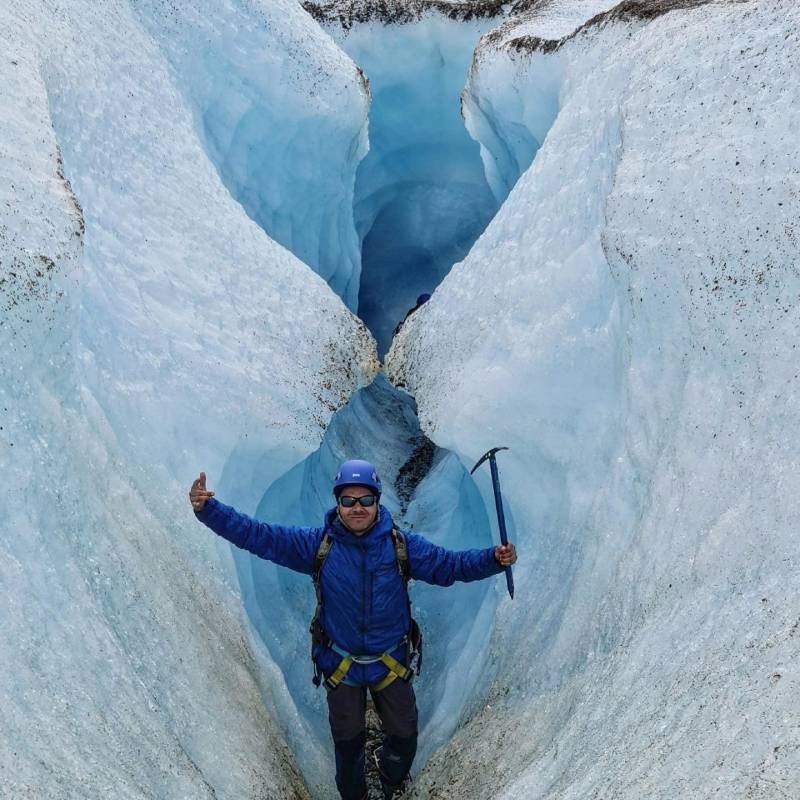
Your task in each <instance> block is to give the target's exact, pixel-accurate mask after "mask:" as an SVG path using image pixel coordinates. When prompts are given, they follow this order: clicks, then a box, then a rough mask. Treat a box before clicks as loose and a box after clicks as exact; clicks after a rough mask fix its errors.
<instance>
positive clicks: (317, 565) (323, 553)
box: [311, 531, 333, 586]
mask: <svg viewBox="0 0 800 800" xmlns="http://www.w3.org/2000/svg"><path fill="white" fill-rule="evenodd" d="M331 547H333V537H332V536H331V535H330V534H329V533H328V532H327V531H325V533H323V534H322V539H320V542H319V547H318V548H317V554H316V555H315V556H314V569H313V570H312V572H311V580H313V581H314V586H317V585H318V584H319V576H320V575H321V574H322V567H323V565H324V564H325V559H326V558H327V557H328V553H330V551H331Z"/></svg>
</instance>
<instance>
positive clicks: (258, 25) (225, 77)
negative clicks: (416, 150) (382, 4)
mask: <svg viewBox="0 0 800 800" xmlns="http://www.w3.org/2000/svg"><path fill="white" fill-rule="evenodd" d="M247 6H248V4H245V5H244V8H247ZM133 8H134V10H135V11H136V14H137V18H138V19H139V20H140V21H141V22H142V24H143V25H144V26H145V27H146V28H147V30H148V31H149V32H150V33H151V34H152V36H153V39H154V41H155V42H156V43H158V45H159V47H160V48H161V49H162V51H163V52H164V54H165V56H166V57H167V58H168V59H169V62H170V65H171V66H172V68H173V69H174V71H175V73H176V75H177V83H178V87H179V88H180V90H181V92H182V94H183V95H184V96H185V98H186V101H187V103H188V104H189V107H190V108H191V111H192V114H193V116H194V119H195V122H196V126H197V129H198V131H200V133H201V140H202V142H203V146H204V148H205V150H206V152H207V153H208V157H209V158H210V159H211V161H212V162H213V163H214V164H215V165H216V167H217V169H218V170H219V173H220V176H221V178H222V180H223V182H224V184H225V186H226V187H227V188H228V189H229V190H230V192H231V194H232V195H233V196H234V197H235V198H236V199H237V200H238V201H239V202H240V203H241V204H242V206H243V208H244V209H245V211H246V212H247V213H248V215H249V216H250V217H251V218H252V219H253V220H255V221H256V222H257V223H258V224H259V225H260V226H261V227H262V228H263V229H264V230H265V231H266V232H267V233H268V234H269V235H270V236H271V237H272V238H273V239H274V240H275V241H277V242H280V244H282V245H284V246H285V247H287V248H288V249H289V250H291V251H292V252H293V253H294V254H295V255H296V256H297V257H298V258H300V259H302V260H303V261H304V262H305V263H306V264H308V265H309V266H310V267H311V268H312V269H314V270H315V271H316V272H317V273H319V274H320V275H321V276H322V277H323V278H325V280H326V281H328V283H329V284H330V285H331V288H332V289H333V290H334V291H335V292H337V293H338V294H339V295H340V296H341V297H342V298H343V299H344V300H345V302H346V303H347V304H348V305H349V306H350V308H351V309H353V310H355V308H356V305H357V300H358V280H359V264H360V252H359V250H360V242H359V240H358V237H357V235H356V231H355V228H354V227H353V182H354V180H355V170H356V167H357V166H358V163H359V162H360V161H361V159H362V158H363V156H364V155H365V153H366V151H367V131H366V117H367V110H368V104H369V96H368V90H367V86H366V82H365V80H364V77H363V75H362V74H361V73H360V72H359V71H358V70H357V68H356V66H355V65H354V64H353V63H352V62H351V61H349V59H348V58H347V56H346V55H345V54H344V53H343V52H342V51H341V50H340V49H339V48H338V47H336V46H335V45H334V44H333V42H331V41H330V39H329V37H328V36H326V35H325V34H324V33H323V32H322V31H321V30H320V28H319V26H318V25H317V24H316V23H315V22H314V21H313V20H312V19H311V18H310V17H309V16H308V15H307V14H304V13H302V11H299V10H298V9H297V6H296V3H294V2H293V0H270V2H269V3H268V4H264V3H261V4H260V3H256V4H253V5H252V8H251V9H250V10H249V11H243V5H242V3H239V2H234V0H226V2H220V3H200V4H194V3H180V4H177V5H176V4H175V3H172V2H169V0H137V2H135V3H133ZM276 41H279V42H280V43H281V44H280V47H275V46H274V44H273V43H274V42H276ZM323 153H324V156H323V155H322V154H323Z"/></svg>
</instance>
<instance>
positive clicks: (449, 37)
mask: <svg viewBox="0 0 800 800" xmlns="http://www.w3.org/2000/svg"><path fill="white" fill-rule="evenodd" d="M492 24H493V23H492V20H491V19H488V18H487V19H473V20H469V21H463V20H459V19H455V20H454V19H450V18H449V17H447V16H445V15H443V14H440V13H425V14H422V15H421V16H420V18H419V19H416V20H414V21H411V22H407V23H406V24H385V23H384V22H383V21H381V20H377V19H374V20H369V21H366V22H363V23H360V24H354V25H352V26H350V27H347V28H343V27H341V26H340V25H339V24H338V22H334V23H332V24H329V25H328V26H327V29H328V30H330V32H331V34H332V35H333V36H334V37H335V39H336V40H337V42H338V43H339V44H340V45H341V47H342V48H344V50H345V51H346V52H347V53H348V54H349V55H350V56H351V57H352V59H353V60H354V61H355V62H356V63H357V64H358V65H359V67H361V68H362V69H363V70H364V72H365V74H366V76H367V78H368V79H369V83H370V91H371V95H372V108H371V110H370V117H369V139H370V149H369V153H368V154H367V155H366V157H365V158H364V160H363V161H362V162H361V164H360V166H359V169H358V175H357V181H356V186H355V222H356V227H357V229H358V232H359V235H360V236H361V238H362V240H363V246H362V273H361V284H360V291H359V302H358V314H359V316H360V317H361V318H362V319H363V320H364V321H365V322H366V324H367V325H368V327H369V328H370V330H371V331H372V332H373V333H374V334H375V337H376V339H377V341H378V349H379V352H381V353H383V352H385V351H386V350H388V348H389V345H390V343H391V338H392V332H393V331H394V329H395V327H396V325H397V324H398V322H400V321H401V320H402V319H403V318H404V316H405V314H406V312H407V311H408V310H409V309H410V308H411V307H412V306H414V304H415V302H416V298H417V297H418V296H419V295H420V294H422V293H423V292H425V293H430V292H432V291H433V290H434V289H435V288H436V286H437V285H438V284H439V282H440V281H441V280H442V278H443V277H444V276H445V275H446V274H447V272H448V271H449V270H450V267H451V266H452V265H453V264H454V263H456V262H457V261H460V260H461V258H463V257H464V255H466V253H467V251H468V250H469V248H470V247H471V246H472V244H473V243H474V241H475V239H476V238H477V237H478V236H479V235H480V233H481V231H483V229H484V228H485V227H486V224H487V223H488V221H489V220H490V219H491V217H492V215H493V214H494V212H495V210H496V208H497V206H496V204H495V202H494V199H493V197H492V193H491V191H490V189H489V185H488V184H487V182H486V178H485V176H484V170H483V166H482V164H481V160H480V157H479V148H478V145H477V144H476V143H475V142H474V141H473V140H472V139H471V138H470V136H469V135H468V133H467V131H466V129H465V127H464V120H463V119H462V118H461V103H460V93H461V90H462V88H463V86H464V82H465V80H466V77H467V72H468V68H469V64H470V61H471V59H472V53H473V50H474V48H475V45H476V44H477V42H478V40H479V38H480V36H481V33H483V32H484V31H486V30H487V28H489V27H490V26H491V25H492ZM390 54H391V55H390Z"/></svg>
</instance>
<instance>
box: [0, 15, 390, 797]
mask: <svg viewBox="0 0 800 800" xmlns="http://www.w3.org/2000/svg"><path fill="white" fill-rule="evenodd" d="M214 7H215V8H219V6H218V4H214ZM198 8H199V7H198ZM273 13H275V14H278V13H279V14H280V15H287V14H288V15H295V16H296V17H298V18H299V17H300V16H301V15H302V12H301V11H299V10H294V8H293V7H290V6H288V5H287V6H286V7H285V8H284V7H283V6H281V7H280V8H278V9H277V11H270V8H269V7H268V6H267V5H266V4H262V5H258V6H247V5H241V6H233V5H231V6H230V7H229V17H228V21H229V23H230V24H234V23H235V24H236V25H238V26H240V27H241V28H242V29H244V30H254V29H255V28H256V27H257V26H258V25H261V24H262V23H263V22H264V21H267V22H269V21H270V20H271V19H272V16H271V15H272V14H273ZM281 24H283V23H281ZM298 24H300V23H298ZM273 29H274V28H270V26H269V25H267V26H266V27H263V26H262V35H263V42H264V45H265V47H266V46H269V48H270V49H271V52H273V53H280V52H281V51H282V49H284V48H285V46H286V42H285V41H284V40H282V39H281V38H280V37H277V36H273V35H272V34H271V31H272V30H273ZM301 29H302V28H301ZM220 33H221V31H220ZM164 36H166V34H164ZM156 38H158V37H156ZM162 47H163V42H162V43H160V44H156V42H154V39H153V36H152V31H150V30H145V29H143V28H142V26H141V25H140V22H139V18H138V17H137V15H136V14H134V13H133V12H132V11H131V7H130V6H129V4H128V3H125V2H121V0H119V1H116V2H108V3H104V4H102V5H93V4H88V3H81V2H74V3H73V2H58V3H55V2H33V3H32V2H13V1H12V2H7V3H5V4H4V5H3V6H2V9H0V50H2V52H3V54H4V55H3V58H2V59H0V100H1V101H2V105H3V109H4V111H3V121H2V124H0V196H2V202H0V262H1V264H2V268H1V269H0V309H1V310H0V409H1V410H2V415H1V416H0V470H2V474H3V482H2V489H0V509H2V521H1V522H0V639H1V640H2V642H3V647H2V648H0V696H1V697H2V703H0V795H2V796H3V797H9V798H22V797H36V798H41V797H48V798H70V799H71V798H75V797H81V798H108V797H111V796H113V797H119V798H128V797H129V798H141V797H159V798H185V797H192V798H211V797H216V798H241V797H255V796H258V797H265V798H276V799H277V798H281V799H283V798H287V797H304V796H306V792H305V789H304V786H303V782H302V780H301V778H300V776H299V773H298V771H297V769H296V767H295V765H294V760H293V757H292V756H291V754H290V753H289V751H288V749H287V747H286V745H285V743H284V741H285V739H284V732H283V731H282V730H281V728H280V726H279V725H278V724H277V723H276V722H275V719H274V714H275V708H276V707H279V706H280V704H281V703H285V702H286V695H287V693H286V687H285V684H284V682H283V680H282V677H281V673H280V672H279V671H277V670H275V669H274V666H272V665H271V663H270V661H269V658H268V656H267V655H266V653H265V651H264V650H263V648H260V647H259V645H258V642H257V640H256V639H255V638H252V637H251V636H250V632H249V627H248V625H247V624H246V622H245V620H244V619H243V615H242V614H241V609H240V603H239V599H238V598H237V597H236V596H235V594H234V593H233V592H232V591H231V587H232V586H235V572H234V569H233V564H232V561H231V558H230V554H229V548H228V547H227V545H226V546H224V547H223V546H219V545H218V543H217V541H216V540H215V539H214V537H212V536H211V535H210V534H209V533H208V531H206V530H205V529H204V528H202V527H200V526H199V525H197V523H196V522H195V521H194V519H193V516H192V514H191V510H190V508H189V505H188V502H187V499H186V491H187V487H188V483H189V481H190V480H191V478H192V477H194V474H195V473H196V472H197V471H198V470H199V469H205V470H206V471H207V472H208V474H209V483H210V484H211V485H212V486H214V488H217V489H219V486H220V484H221V480H220V477H219V476H220V474H221V472H222V469H223V466H224V465H225V466H227V467H228V469H229V471H230V472H231V473H233V474H235V473H236V471H237V470H238V471H240V472H241V473H242V474H245V475H247V476H248V481H247V483H245V484H243V485H242V486H240V487H239V491H238V494H237V495H236V496H235V497H234V502H239V504H240V506H241V507H242V508H244V509H245V510H251V511H252V510H254V508H255V499H254V500H253V502H252V504H251V505H250V506H248V498H250V497H253V498H257V497H259V496H260V494H261V493H263V488H264V486H265V485H268V484H269V482H270V481H271V480H273V479H274V478H275V477H277V476H279V475H280V474H282V473H283V472H285V471H286V470H287V469H288V468H289V467H290V466H291V464H293V463H296V462H297V461H299V460H301V459H302V458H303V457H304V456H305V455H307V454H308V453H309V452H311V451H312V450H313V449H315V448H316V447H317V446H318V444H319V441H320V438H321V433H322V430H323V428H324V426H325V425H326V423H327V422H328V420H329V418H330V416H331V414H332V413H333V411H334V410H335V409H336V408H337V407H339V406H341V405H342V404H343V403H344V402H345V401H346V399H347V398H348V397H349V395H350V393H351V392H352V391H354V390H355V389H357V388H358V386H359V385H363V384H366V383H368V382H369V381H370V380H371V378H372V375H373V374H374V369H375V352H374V346H373V343H372V341H371V339H370V338H369V336H368V334H367V333H366V331H365V329H364V327H363V325H362V324H361V323H360V322H358V321H357V320H356V319H355V318H354V317H353V316H352V315H351V314H350V313H349V312H348V311H347V310H346V308H345V307H344V306H343V305H342V304H341V302H340V301H339V299H338V298H337V297H336V296H335V295H334V294H333V293H332V292H331V291H330V290H329V288H328V287H327V285H326V284H325V283H324V282H323V281H322V279H321V278H319V277H317V276H316V275H315V274H314V273H312V272H311V271H310V270H309V269H308V267H307V266H306V265H305V264H303V263H301V262H300V261H299V260H298V259H297V258H295V257H294V256H292V255H291V254H289V253H288V252H287V251H286V250H285V249H283V248H282V247H281V246H280V245H278V244H276V243H275V242H274V241H272V240H271V239H270V238H268V237H267V236H266V235H265V234H264V232H263V231H262V230H261V229H260V228H259V227H258V226H256V225H255V224H254V223H253V222H252V221H251V220H250V219H249V218H248V217H247V216H246V215H245V214H244V213H243V211H242V207H241V206H240V204H239V203H238V202H236V201H235V200H234V199H233V198H232V197H231V195H230V193H229V191H228V189H227V188H226V187H225V186H224V185H223V183H222V182H221V180H220V176H219V173H218V170H217V168H216V165H215V164H214V163H212V162H211V161H210V160H209V157H208V153H207V151H206V149H205V147H204V144H205V143H204V141H203V139H202V137H201V136H200V135H198V130H197V120H196V117H195V113H194V112H195V109H194V108H193V107H192V105H191V103H189V102H188V101H187V99H186V98H187V93H186V91H185V88H186V87H185V86H183V85H182V84H181V79H180V75H179V74H178V73H177V72H176V71H175V70H173V69H171V68H170V63H169V62H168V61H167V60H166V59H165V57H164V54H163V50H162ZM331 48H332V46H331ZM316 57H317V58H318V59H319V60H320V66H321V67H322V66H325V65H327V66H328V67H329V68H330V71H334V70H333V67H331V66H330V63H329V62H328V60H327V59H328V54H327V53H326V51H324V50H320V51H319V52H318V53H317V56H316ZM287 58H288V54H287ZM332 63H334V64H335V63H339V62H332ZM324 74H326V73H325V71H324V70H322V69H321V70H320V76H321V77H320V78H319V80H320V81H321V82H322V83H321V86H322V87H323V89H324V87H325V86H327V81H328V79H327V78H324V77H322V76H324ZM348 76H349V73H347V74H346V75H344V76H342V77H343V79H344V80H345V81H346V80H349V77H348ZM273 78H274V80H276V81H280V79H281V78H280V75H273ZM321 91H323V90H322V89H321ZM325 91H328V89H325ZM323 94H324V91H323ZM323 108H324V107H321V109H320V113H321V114H323V115H324V114H325V113H328V114H336V113H338V112H337V111H336V110H335V109H331V110H329V111H328V112H325V111H324V110H323ZM351 134H352V139H353V140H356V139H357V137H358V136H359V135H360V134H359V128H358V127H357V126H354V127H353V129H352V131H351ZM276 299H279V302H276ZM218 481H219V483H218Z"/></svg>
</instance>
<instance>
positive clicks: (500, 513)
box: [489, 453, 514, 600]
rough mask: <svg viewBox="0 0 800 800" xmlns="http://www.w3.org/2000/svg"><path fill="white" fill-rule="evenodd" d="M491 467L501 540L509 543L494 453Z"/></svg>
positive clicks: (510, 579)
mask: <svg viewBox="0 0 800 800" xmlns="http://www.w3.org/2000/svg"><path fill="white" fill-rule="evenodd" d="M489 467H490V468H491V470H492V487H493V488H494V504H495V506H496V507H497V526H498V527H499V528H500V542H501V543H502V544H508V534H507V533H506V517H505V514H504V513H503V496H502V495H501V494H500V475H499V474H498V472H497V462H496V461H495V458H494V453H492V455H491V456H489ZM505 569H506V586H507V587H508V594H509V595H510V596H511V599H512V600H513V599H514V575H513V574H512V572H511V567H510V566H508V567H506V568H505Z"/></svg>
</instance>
